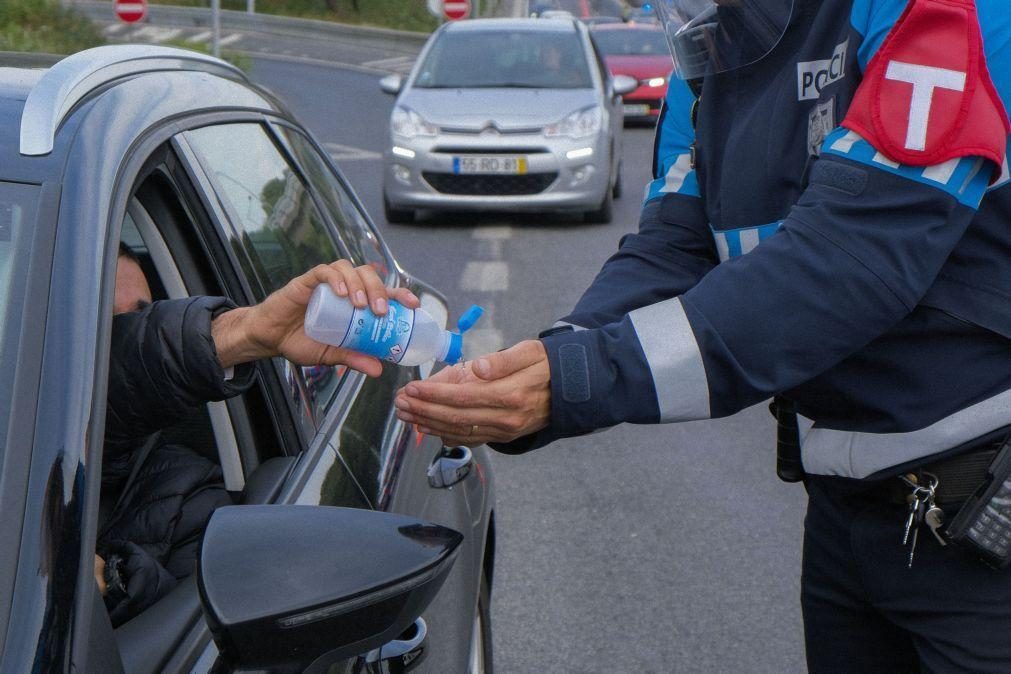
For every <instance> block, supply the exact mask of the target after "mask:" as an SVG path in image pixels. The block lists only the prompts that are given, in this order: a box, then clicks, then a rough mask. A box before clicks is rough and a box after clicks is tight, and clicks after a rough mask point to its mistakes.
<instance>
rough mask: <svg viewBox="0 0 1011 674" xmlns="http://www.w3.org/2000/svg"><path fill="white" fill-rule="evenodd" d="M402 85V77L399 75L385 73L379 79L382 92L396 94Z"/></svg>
mask: <svg viewBox="0 0 1011 674" xmlns="http://www.w3.org/2000/svg"><path fill="white" fill-rule="evenodd" d="M403 86H404V78H403V76H401V75H387V76H386V77H384V78H383V79H381V80H379V88H380V89H382V90H383V93H386V94H391V95H393V96H396V95H397V94H399V93H400V90H401V89H402V88H403Z"/></svg>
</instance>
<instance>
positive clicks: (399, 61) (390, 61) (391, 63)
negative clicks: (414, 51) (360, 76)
mask: <svg viewBox="0 0 1011 674" xmlns="http://www.w3.org/2000/svg"><path fill="white" fill-rule="evenodd" d="M361 65H363V66H365V67H366V68H376V69H378V70H388V71H390V72H394V73H400V74H402V75H406V74H407V73H409V72H411V68H413V67H414V57H413V56H393V57H390V58H385V59H377V60H374V61H364V62H362V64H361Z"/></svg>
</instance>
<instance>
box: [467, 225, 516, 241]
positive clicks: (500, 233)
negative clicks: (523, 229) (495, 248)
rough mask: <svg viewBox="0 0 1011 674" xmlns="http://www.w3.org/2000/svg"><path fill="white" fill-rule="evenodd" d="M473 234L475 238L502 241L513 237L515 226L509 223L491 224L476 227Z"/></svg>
mask: <svg viewBox="0 0 1011 674" xmlns="http://www.w3.org/2000/svg"><path fill="white" fill-rule="evenodd" d="M472 236H473V237H474V238H475V239H482V240H486V241H487V240H493V241H501V240H504V239H511V238H513V228H512V227H510V226H509V225H489V226H485V227H475V228H474V233H473V234H472Z"/></svg>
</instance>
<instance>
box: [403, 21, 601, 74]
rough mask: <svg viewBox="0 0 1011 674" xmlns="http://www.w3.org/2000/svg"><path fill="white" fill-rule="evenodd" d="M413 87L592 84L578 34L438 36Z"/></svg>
mask: <svg viewBox="0 0 1011 674" xmlns="http://www.w3.org/2000/svg"><path fill="white" fill-rule="evenodd" d="M413 86H415V87H421V88H433V89H435V88H447V87H448V88H482V89H487V88H532V89H589V88H592V87H593V80H592V79H591V77H590V69H589V67H588V64H587V63H586V53H585V52H584V50H583V45H582V42H581V41H580V39H579V35H578V34H577V33H576V31H574V30H572V31H561V30H550V31H548V30H461V31H457V32H453V31H447V32H445V33H442V34H441V35H440V36H439V38H438V40H437V41H436V43H435V44H434V45H433V46H432V49H431V50H430V51H429V52H428V56H427V57H426V58H425V62H424V63H423V64H422V66H421V68H420V69H419V70H418V75H417V77H416V78H415V80H414V83H413Z"/></svg>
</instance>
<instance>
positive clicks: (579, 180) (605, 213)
mask: <svg viewBox="0 0 1011 674" xmlns="http://www.w3.org/2000/svg"><path fill="white" fill-rule="evenodd" d="M626 80H627V81H626ZM381 86H382V88H383V90H384V91H386V92H388V93H397V94H399V96H398V97H397V102H396V104H395V106H394V108H393V114H392V117H391V119H390V145H389V147H388V148H387V150H386V152H385V153H384V157H385V170H384V174H383V176H384V187H383V193H384V205H385V208H386V219H387V221H388V222H391V223H396V222H410V221H412V220H413V219H414V215H415V211H416V210H417V209H435V210H467V211H489V210H492V211H552V210H567V211H577V212H581V213H583V214H584V217H585V219H586V220H587V221H589V222H610V220H611V207H612V199H613V198H614V197H617V196H618V195H619V194H620V192H621V176H620V170H621V168H620V164H619V160H620V157H621V128H622V119H623V118H622V105H621V95H622V94H623V93H627V92H629V91H632V90H634V89H635V87H636V86H637V83H636V82H635V80H633V79H631V78H628V77H624V76H621V77H615V78H614V79H613V80H612V79H611V77H610V75H609V74H608V72H607V69H606V67H605V66H604V65H603V60H602V59H601V58H600V57H599V55H598V54H597V53H596V51H595V48H594V46H593V43H592V41H591V40H590V37H589V33H588V32H587V30H586V28H585V27H584V26H583V25H582V24H581V23H579V22H578V21H574V20H564V19H480V20H472V21H461V22H457V23H450V24H446V25H444V26H443V27H442V28H440V29H439V30H437V31H436V32H435V33H434V34H433V35H432V37H431V38H430V39H429V41H428V43H427V44H426V45H425V48H424V50H423V51H422V53H421V55H420V56H419V58H418V62H417V64H416V65H415V67H414V69H413V71H412V72H411V74H410V76H409V77H408V78H407V80H406V82H405V81H403V80H402V79H401V78H400V77H399V76H397V75H391V76H389V77H387V78H384V79H383V81H382V83H381Z"/></svg>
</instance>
